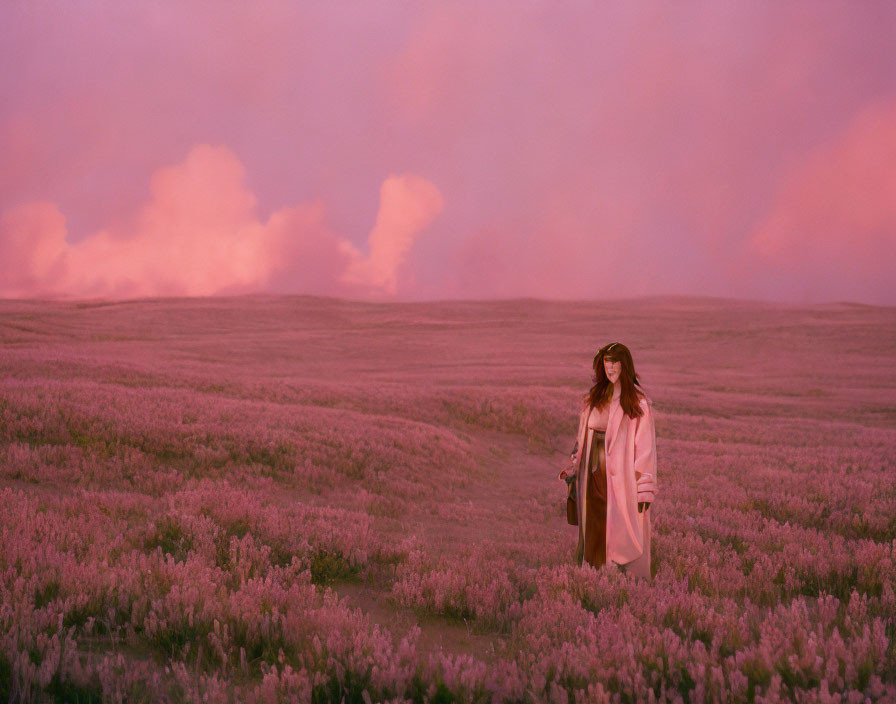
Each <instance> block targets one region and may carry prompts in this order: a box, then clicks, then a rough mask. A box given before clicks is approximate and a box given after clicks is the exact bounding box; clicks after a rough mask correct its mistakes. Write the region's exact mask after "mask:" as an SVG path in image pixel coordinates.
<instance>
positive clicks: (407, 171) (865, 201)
mask: <svg viewBox="0 0 896 704" xmlns="http://www.w3.org/2000/svg"><path fill="white" fill-rule="evenodd" d="M894 36H896V5H894V4H893V3H885V2H862V3H855V2H842V3H832V2H824V1H819V0H813V1H812V2H806V3H801V2H795V1H792V2H777V1H774V2H772V1H768V2H755V1H753V0H750V1H746V0H745V1H744V2H715V1H713V2H702V3H698V2H688V3H637V2H619V3H608V2H599V3H598V2H594V3H592V2H572V1H570V2H547V1H543V2H534V1H529V2H525V1H523V2H520V1H519V0H514V1H512V2H503V1H500V0H490V1H489V2H469V3H467V2H459V1H453V2H441V3H425V2H419V3H416V2H415V3H399V2H395V3H386V2H374V1H372V0H370V1H364V2H362V1H360V0H359V1H358V2H304V3H300V2H260V1H258V0H256V1H255V2H251V3H250V2H245V3H239V2H213V1H211V0H208V1H206V2H194V1H189V2H188V1H185V0H179V1H178V2H170V3H167V2H166V3H163V2H145V3H107V2H103V3H100V2H93V3H91V2H86V1H83V2H69V1H67V0H58V1H57V2H46V1H40V0H34V1H29V2H24V0H22V1H13V2H8V3H3V4H2V5H0V62H2V65H3V66H4V67H6V70H4V71H3V72H2V74H0V90H2V95H3V99H2V101H0V296H2V297H32V296H35V297H54V298H55V297H91V298H92V297H132V296H157V295H212V294H231V293H243V292H251V291H272V292H282V293H311V294H323V295H336V296H347V297H352V298H368V299H372V300H427V299H437V298H493V297H500V298H504V297H517V296H534V297H542V298H554V299H566V298H573V299H580V298H621V297H631V296H642V295H655V294H656V295H662V294H698V295H712V296H728V297H738V298H759V299H768V300H783V301H793V302H821V301H832V300H853V301H861V302H867V303H879V304H896V286H894V285H893V284H892V283H891V279H892V278H893V276H892V271H894V270H896V42H894V41H893V37H894Z"/></svg>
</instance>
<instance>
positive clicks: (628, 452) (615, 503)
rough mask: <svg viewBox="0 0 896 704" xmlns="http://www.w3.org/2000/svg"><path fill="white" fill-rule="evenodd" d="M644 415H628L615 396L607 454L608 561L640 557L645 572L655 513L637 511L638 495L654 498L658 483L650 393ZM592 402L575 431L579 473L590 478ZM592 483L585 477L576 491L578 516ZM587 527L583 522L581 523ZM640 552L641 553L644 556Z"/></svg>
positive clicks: (622, 561) (644, 402)
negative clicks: (586, 464) (588, 424)
mask: <svg viewBox="0 0 896 704" xmlns="http://www.w3.org/2000/svg"><path fill="white" fill-rule="evenodd" d="M640 405H641V408H642V409H643V410H644V415H642V416H641V417H639V418H629V416H628V415H627V414H626V413H625V412H624V411H623V410H622V406H621V405H620V403H619V400H618V399H614V400H612V401H610V408H609V419H608V423H607V431H606V436H605V444H606V458H607V564H608V565H610V564H612V563H616V564H617V565H621V564H625V563H629V562H632V561H634V560H638V562H637V563H635V564H636V565H637V567H638V570H639V571H640V572H642V573H643V571H644V570H645V567H646V571H647V575H646V576H648V577H649V570H650V533H651V530H650V513H651V509H646V510H644V511H643V512H642V513H638V502H639V501H651V502H652V501H653V500H654V497H655V496H656V493H657V486H656V429H655V427H654V421H653V409H652V408H651V407H650V402H649V401H648V400H647V399H646V398H642V399H641V403H640ZM589 410H590V407H589V406H588V405H587V404H586V405H585V407H584V408H583V409H582V413H581V415H580V416H579V430H578V433H577V435H576V437H577V442H576V454H575V456H574V458H573V461H574V463H575V466H576V467H578V469H579V477H580V480H581V478H584V479H585V481H587V479H588V476H587V475H588V472H587V471H585V469H584V467H583V464H584V458H587V457H588V455H589V451H590V448H588V447H585V441H586V437H588V434H587V427H586V421H587V418H588V413H589ZM586 491H587V487H586V485H585V484H583V483H582V482H581V481H580V483H579V491H578V492H577V494H578V496H577V500H578V506H577V508H578V513H579V522H580V523H583V517H584V520H585V521H587V520H588V516H587V515H585V505H584V504H585V496H586ZM579 529H580V530H584V525H580V526H579ZM639 558H640V559H639Z"/></svg>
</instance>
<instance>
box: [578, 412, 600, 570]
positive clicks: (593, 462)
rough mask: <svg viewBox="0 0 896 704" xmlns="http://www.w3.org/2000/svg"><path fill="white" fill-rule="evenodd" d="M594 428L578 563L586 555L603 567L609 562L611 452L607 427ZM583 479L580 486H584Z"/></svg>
mask: <svg viewBox="0 0 896 704" xmlns="http://www.w3.org/2000/svg"><path fill="white" fill-rule="evenodd" d="M589 432H593V433H594V436H593V438H592V440H591V447H590V451H589V452H588V458H587V462H586V464H585V468H584V469H585V471H586V472H588V481H587V482H586V484H587V485H588V486H587V490H586V494H585V503H586V506H585V529H584V530H582V521H581V517H580V520H579V544H578V545H577V546H576V564H577V565H581V564H582V560H583V559H584V560H585V561H586V562H587V563H588V564H589V565H592V566H593V567H603V566H604V565H605V564H606V562H607V452H606V446H605V444H604V439H605V431H603V430H586V431H585V438H586V441H587V438H588V433H589ZM581 486H582V482H581V481H580V482H579V484H578V487H576V488H577V489H579V490H580V489H581Z"/></svg>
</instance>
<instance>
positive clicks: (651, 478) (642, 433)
mask: <svg viewBox="0 0 896 704" xmlns="http://www.w3.org/2000/svg"><path fill="white" fill-rule="evenodd" d="M641 408H642V409H644V415H642V416H641V417H640V418H638V421H637V426H636V428H635V482H636V484H637V488H638V501H653V500H654V497H655V496H656V493H657V486H656V428H655V426H654V422H653V409H652V408H651V407H650V404H649V403H648V401H647V400H646V399H643V400H642V401H641Z"/></svg>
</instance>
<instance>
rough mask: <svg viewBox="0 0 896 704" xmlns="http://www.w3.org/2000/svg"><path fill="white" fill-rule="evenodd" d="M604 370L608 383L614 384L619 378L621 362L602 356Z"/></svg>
mask: <svg viewBox="0 0 896 704" xmlns="http://www.w3.org/2000/svg"><path fill="white" fill-rule="evenodd" d="M604 371H605V372H606V373H607V379H609V380H610V383H611V384H615V383H616V382H617V381H618V380H619V373H620V372H621V371H622V362H620V361H619V360H616V359H610V358H608V357H604Z"/></svg>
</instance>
